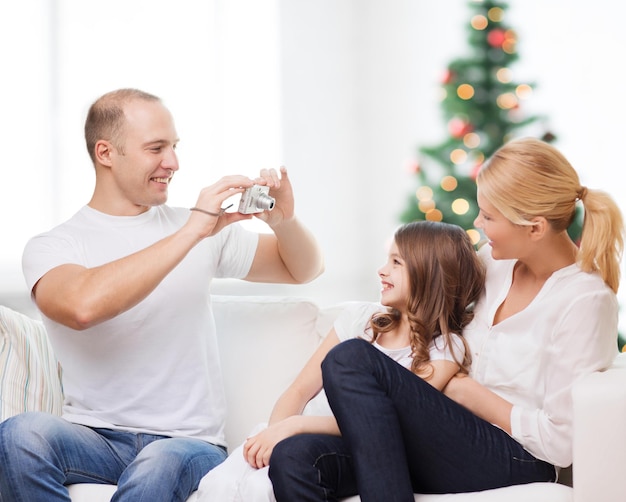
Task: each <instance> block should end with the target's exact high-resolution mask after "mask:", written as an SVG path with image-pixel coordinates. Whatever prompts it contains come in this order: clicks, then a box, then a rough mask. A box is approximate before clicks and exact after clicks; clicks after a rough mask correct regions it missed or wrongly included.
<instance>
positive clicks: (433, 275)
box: [370, 221, 485, 379]
mask: <svg viewBox="0 0 626 502" xmlns="http://www.w3.org/2000/svg"><path fill="white" fill-rule="evenodd" d="M394 239H395V243H396V245H397V247H398V251H399V253H400V255H401V257H402V259H403V260H404V262H405V264H406V267H407V268H408V274H409V282H410V296H409V298H408V299H407V308H406V310H407V312H408V318H409V324H410V326H411V335H410V343H411V349H412V356H413V363H412V366H411V370H412V371H413V372H414V373H419V374H420V376H424V378H426V379H427V378H428V377H429V376H430V375H431V374H432V366H431V364H430V355H429V346H430V344H431V342H432V341H433V339H435V338H437V342H438V343H440V342H442V343H444V344H447V346H448V347H453V343H454V342H453V341H452V339H451V337H450V334H451V333H456V334H457V335H462V332H463V328H464V327H465V326H467V324H468V323H469V322H470V321H471V320H472V317H473V310H472V308H473V306H474V304H475V303H476V301H478V299H479V297H480V294H481V293H482V291H483V287H484V284H485V271H484V267H483V264H482V262H481V261H480V259H479V258H478V255H477V254H476V251H475V250H474V247H473V245H472V243H471V241H470V239H469V236H468V235H467V233H466V232H465V231H464V230H463V229H462V228H461V227H459V226H457V225H453V224H449V223H442V222H432V221H416V222H412V223H408V224H406V225H403V226H402V227H400V228H399V229H398V230H397V231H396V233H395V236H394ZM400 319H401V314H400V312H399V311H398V310H396V309H389V311H388V312H381V313H376V314H374V315H373V316H372V319H371V322H370V325H371V328H372V332H373V337H372V342H373V341H375V340H376V339H377V338H378V337H379V336H380V334H382V333H386V332H388V331H391V330H393V329H394V328H395V327H396V326H397V325H398V324H399V322H400ZM463 343H465V340H463ZM452 353H453V354H454V351H452ZM456 362H457V363H458V364H459V366H460V367H461V371H463V372H465V373H467V371H468V370H469V365H470V363H471V356H470V353H469V350H468V349H467V346H466V350H465V358H464V360H463V361H456Z"/></svg>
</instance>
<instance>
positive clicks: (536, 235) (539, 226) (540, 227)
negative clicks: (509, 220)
mask: <svg viewBox="0 0 626 502" xmlns="http://www.w3.org/2000/svg"><path fill="white" fill-rule="evenodd" d="M530 221H531V222H532V226H530V227H529V228H530V234H529V235H530V237H531V238H532V239H535V240H539V239H541V238H542V237H543V236H544V235H545V234H546V232H547V231H548V228H549V225H550V224H549V223H548V220H546V219H545V218H544V217H543V216H535V217H534V218H533V219H532V220H530Z"/></svg>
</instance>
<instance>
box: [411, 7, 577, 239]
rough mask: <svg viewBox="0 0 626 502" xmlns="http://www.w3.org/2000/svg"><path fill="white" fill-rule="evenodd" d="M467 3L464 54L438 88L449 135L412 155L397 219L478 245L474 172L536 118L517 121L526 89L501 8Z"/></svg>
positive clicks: (513, 36) (549, 136) (547, 136)
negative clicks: (411, 186) (438, 224)
mask: <svg viewBox="0 0 626 502" xmlns="http://www.w3.org/2000/svg"><path fill="white" fill-rule="evenodd" d="M469 5H470V8H471V10H472V12H471V16H470V21H469V26H468V29H469V46H470V49H471V54H470V55H469V56H468V57H465V58H460V59H456V60H454V61H452V62H451V63H450V64H449V65H448V67H447V70H446V72H445V76H444V79H443V82H442V91H443V98H442V102H441V105H442V111H443V116H444V120H445V122H446V124H447V129H448V137H447V138H446V139H444V140H443V141H442V142H441V143H440V144H438V145H435V146H427V147H422V148H420V149H419V152H420V156H419V157H420V158H419V161H418V163H417V164H416V166H415V173H416V175H417V177H418V182H419V188H418V189H417V191H416V192H415V193H414V194H412V195H411V197H410V200H409V204H408V207H407V209H406V210H405V211H404V212H403V213H402V215H401V220H402V221H403V222H410V221H415V220H435V221H446V222H449V223H456V224H458V225H459V226H461V227H463V228H464V229H465V230H466V231H467V232H468V233H469V234H470V237H471V238H472V241H473V242H474V243H477V242H478V241H479V240H480V238H481V236H480V234H479V232H478V231H477V230H476V229H475V228H474V219H475V218H476V216H477V215H478V206H477V204H476V182H475V179H476V174H477V172H478V170H479V169H480V166H481V165H482V163H483V161H484V160H486V159H487V158H489V157H490V156H491V154H492V153H494V152H495V151H496V150H497V149H498V148H499V147H500V146H502V145H503V144H504V143H505V142H506V141H508V140H510V139H511V138H513V137H514V136H515V133H516V132H519V131H521V130H522V129H523V128H525V127H527V126H528V125H529V124H531V123H533V122H537V121H539V120H540V119H541V118H542V117H540V116H536V115H532V116H524V114H523V111H522V106H521V105H522V102H523V101H524V100H525V99H527V98H529V97H530V96H531V95H532V90H533V85H531V84H529V83H517V82H515V81H514V78H513V71H512V69H511V66H512V65H513V63H514V62H515V61H516V60H517V59H518V57H519V56H518V53H517V35H516V33H515V31H514V30H513V29H512V28H511V27H509V26H508V25H507V24H506V21H505V14H506V8H507V4H506V3H503V2H498V1H492V0H482V1H481V0H475V1H472V2H470V4H469ZM525 135H529V134H525ZM541 139H543V140H544V141H548V142H552V141H553V140H554V139H555V136H554V135H553V134H551V133H550V132H547V131H544V132H543V133H542V135H541ZM578 216H580V214H579V215H578ZM580 229H581V221H580V217H579V218H576V221H575V222H574V224H573V225H572V227H571V228H570V235H571V236H572V238H574V239H575V240H576V239H577V238H578V236H579V235H580Z"/></svg>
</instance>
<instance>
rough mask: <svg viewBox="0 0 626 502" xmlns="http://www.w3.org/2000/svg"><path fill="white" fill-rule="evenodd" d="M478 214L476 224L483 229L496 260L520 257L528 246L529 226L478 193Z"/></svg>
mask: <svg viewBox="0 0 626 502" xmlns="http://www.w3.org/2000/svg"><path fill="white" fill-rule="evenodd" d="M477 201H478V207H479V209H480V211H479V213H478V216H477V217H476V219H475V220H474V226H475V227H476V228H480V229H482V231H483V232H484V234H485V237H487V239H488V240H489V245H490V246H491V255H492V256H493V257H494V259H496V260H507V259H515V258H519V257H520V256H522V255H523V254H524V249H525V248H526V246H527V243H528V241H527V236H528V227H525V226H522V225H516V224H514V223H512V222H511V220H509V219H507V218H506V217H505V216H504V215H503V214H502V213H501V212H500V211H498V210H497V209H496V208H495V207H494V206H493V205H492V204H491V203H490V202H489V201H488V200H487V199H485V198H484V197H482V196H481V194H480V190H479V191H478V194H477Z"/></svg>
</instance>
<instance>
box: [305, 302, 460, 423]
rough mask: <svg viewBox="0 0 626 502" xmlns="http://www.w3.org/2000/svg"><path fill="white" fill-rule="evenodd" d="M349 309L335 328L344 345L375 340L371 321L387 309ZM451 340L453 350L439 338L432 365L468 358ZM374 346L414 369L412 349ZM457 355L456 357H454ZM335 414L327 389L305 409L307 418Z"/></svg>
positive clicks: (352, 304)
mask: <svg viewBox="0 0 626 502" xmlns="http://www.w3.org/2000/svg"><path fill="white" fill-rule="evenodd" d="M345 305H346V306H345V308H344V309H343V310H342V312H341V313H340V314H339V316H338V317H337V319H336V320H335V323H334V324H333V328H334V329H335V333H337V337H338V338H339V341H340V342H343V341H345V340H349V339H350V338H358V337H361V338H364V339H365V340H371V339H372V330H371V328H369V321H370V319H371V318H372V315H373V314H375V313H376V312H386V311H387V307H385V306H383V305H381V304H379V303H369V302H348V303H346V304H345ZM451 340H452V343H453V347H449V346H448V345H446V344H445V343H444V342H443V338H435V339H434V340H433V341H432V342H431V344H430V347H429V355H430V360H431V361H437V360H442V359H443V360H446V361H453V362H454V361H455V358H456V361H463V358H464V357H465V346H464V345H463V341H462V340H461V338H460V337H459V336H458V335H457V334H455V333H451ZM374 346H375V347H376V348H377V349H378V350H380V351H381V352H383V353H384V354H386V355H387V356H389V357H390V358H391V359H393V360H394V361H396V362H397V363H399V364H401V365H402V366H404V367H405V368H407V369H410V368H411V363H412V361H413V358H412V357H411V347H410V346H406V347H403V348H400V349H387V348H385V347H382V346H381V345H379V344H378V343H377V342H374ZM453 353H454V354H453ZM332 414H333V413H332V411H331V409H330V406H329V405H328V400H327V398H326V394H325V393H324V389H322V390H321V391H320V393H319V394H318V395H317V396H315V397H314V398H313V399H312V400H311V401H309V403H308V404H307V405H306V407H305V408H304V412H303V415H312V416H320V415H322V416H331V415H332Z"/></svg>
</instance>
